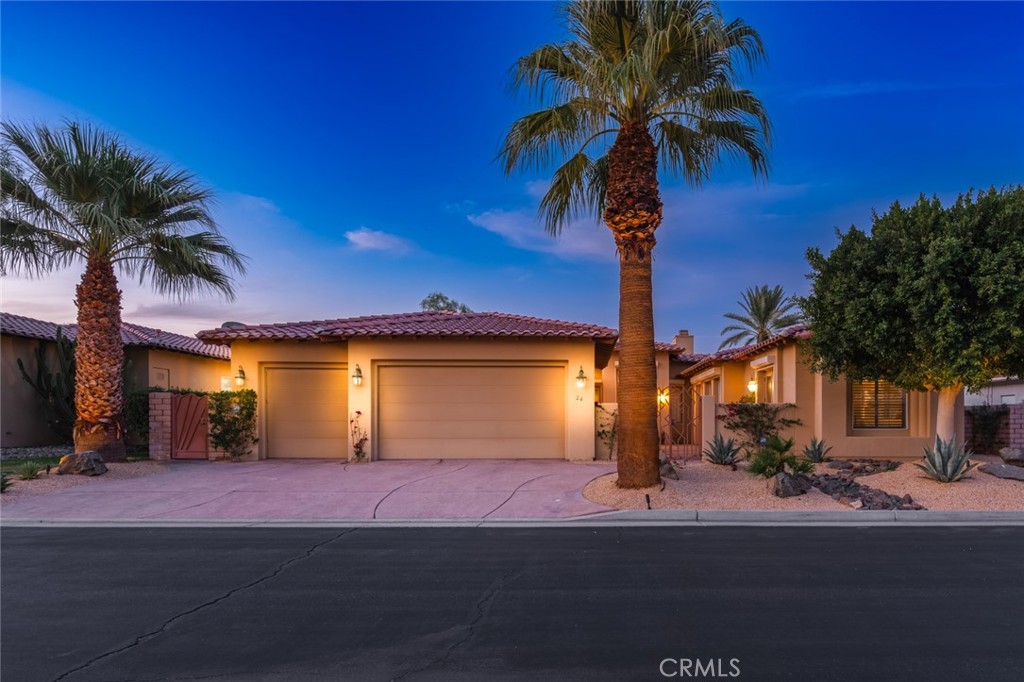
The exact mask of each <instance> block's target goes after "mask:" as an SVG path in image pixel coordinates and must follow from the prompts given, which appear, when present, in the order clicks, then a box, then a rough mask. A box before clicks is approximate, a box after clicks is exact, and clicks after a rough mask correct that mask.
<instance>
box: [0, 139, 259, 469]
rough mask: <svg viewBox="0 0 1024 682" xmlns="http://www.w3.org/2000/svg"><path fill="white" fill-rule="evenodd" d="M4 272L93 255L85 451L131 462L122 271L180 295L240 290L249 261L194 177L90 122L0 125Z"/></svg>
mask: <svg viewBox="0 0 1024 682" xmlns="http://www.w3.org/2000/svg"><path fill="white" fill-rule="evenodd" d="M0 142H2V145H3V149H4V154H3V158H2V168H0V190H2V193H0V227H2V232H0V237H2V239H0V272H2V273H3V274H7V273H13V274H23V275H26V276H30V277H31V276H42V275H45V274H47V273H50V272H53V271H55V270H59V269H62V268H65V267H68V266H70V265H72V264H74V263H84V264H85V272H84V274H83V275H82V279H81V283H80V284H79V285H78V287H77V288H76V291H75V293H76V298H75V303H76V304H77V306H78V335H77V344H76V348H75V363H76V366H77V372H76V380H75V409H76V412H77V419H76V421H75V427H74V437H75V451H76V452H86V451H89V450H95V451H97V452H99V453H100V454H101V455H102V456H103V458H104V459H106V460H112V461H123V460H124V459H125V449H124V441H123V439H122V433H123V430H122V427H121V408H122V407H123V404H124V400H123V388H122V366H123V364H124V348H123V346H122V343H121V334H120V330H121V292H120V290H119V289H118V281H117V276H116V274H115V270H117V271H119V272H121V273H122V274H124V275H127V276H129V277H137V278H138V279H139V281H140V282H149V283H150V284H151V286H152V287H153V288H154V289H155V290H156V291H157V292H159V293H161V294H165V295H166V294H174V295H176V296H178V297H179V298H183V297H185V296H187V295H190V294H194V293H198V292H203V291H208V290H209V291H215V292H219V293H221V294H223V295H225V296H226V297H228V298H229V299H230V298H232V297H233V295H234V292H233V282H232V279H231V277H230V274H229V273H230V272H232V271H234V272H239V273H241V272H244V263H243V259H244V257H243V256H242V255H241V254H239V253H238V252H237V251H235V249H234V248H233V247H232V246H231V244H230V243H228V241H227V240H226V239H224V237H223V236H221V234H220V232H219V230H218V228H217V225H216V223H215V222H214V220H213V218H212V217H211V215H210V213H209V203H210V201H211V199H212V192H211V191H210V190H209V189H207V188H205V187H203V186H202V185H201V184H200V183H199V182H198V181H197V180H196V178H195V177H194V176H192V175H191V174H189V173H187V172H185V171H180V170H175V169H174V168H172V167H170V166H167V165H164V164H161V163H159V162H158V161H157V160H156V159H155V158H153V157H150V156H147V155H145V154H141V153H138V152H135V151H133V150H131V149H129V148H128V147H127V146H125V144H124V143H123V142H122V141H121V140H120V139H119V138H117V137H116V136H113V135H111V134H109V133H106V132H104V131H102V130H99V129H97V128H95V127H93V126H90V125H88V124H85V125H83V124H79V123H74V122H67V123H65V124H64V126H63V127H61V128H59V129H50V128H48V127H46V126H44V125H38V126H35V127H27V126H18V125H15V124H12V123H9V122H4V123H3V124H2V126H0Z"/></svg>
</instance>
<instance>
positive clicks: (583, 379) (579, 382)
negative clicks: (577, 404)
mask: <svg viewBox="0 0 1024 682" xmlns="http://www.w3.org/2000/svg"><path fill="white" fill-rule="evenodd" d="M586 385H587V375H586V374H584V373H583V365H580V373H579V374H577V375H576V388H579V389H582V388H584V387H585V386H586Z"/></svg>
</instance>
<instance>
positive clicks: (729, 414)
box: [718, 402, 802, 451]
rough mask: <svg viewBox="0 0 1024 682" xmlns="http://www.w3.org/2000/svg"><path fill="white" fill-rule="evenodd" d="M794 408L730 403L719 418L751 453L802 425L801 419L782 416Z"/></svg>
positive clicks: (778, 405)
mask: <svg viewBox="0 0 1024 682" xmlns="http://www.w3.org/2000/svg"><path fill="white" fill-rule="evenodd" d="M794 407H796V405H794V404H793V403H748V402H739V403H729V404H727V405H726V406H725V414H724V415H720V416H719V417H718V418H719V419H721V420H722V423H723V424H724V425H725V428H727V429H729V430H730V431H733V432H735V433H737V434H738V435H739V436H740V438H742V440H741V441H740V446H741V447H745V448H747V450H748V451H751V450H754V449H755V448H757V447H758V446H759V445H760V444H761V443H762V442H765V441H767V440H769V439H771V438H772V437H773V436H777V435H779V432H780V431H782V430H783V429H788V428H789V427H791V426H798V425H800V424H801V423H802V422H801V421H800V420H799V419H790V418H788V417H783V416H782V412H783V410H788V409H791V408H794Z"/></svg>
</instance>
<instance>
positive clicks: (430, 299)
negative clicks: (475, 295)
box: [420, 291, 473, 313]
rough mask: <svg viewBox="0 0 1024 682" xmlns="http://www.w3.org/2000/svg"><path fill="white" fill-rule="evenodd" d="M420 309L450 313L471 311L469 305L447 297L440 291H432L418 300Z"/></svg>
mask: <svg viewBox="0 0 1024 682" xmlns="http://www.w3.org/2000/svg"><path fill="white" fill-rule="evenodd" d="M420 310H437V311H447V312H451V313H471V312H473V311H472V310H470V308H469V306H468V305H466V304H465V303H460V302H459V301H456V300H455V299H454V298H448V297H447V296H445V295H444V294H442V293H441V292H440V291H432V292H430V293H429V294H427V296H426V298H424V299H423V300H422V301H420Z"/></svg>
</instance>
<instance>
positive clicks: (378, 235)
mask: <svg viewBox="0 0 1024 682" xmlns="http://www.w3.org/2000/svg"><path fill="white" fill-rule="evenodd" d="M345 239H347V240H348V242H349V244H351V245H352V246H354V247H355V248H357V249H359V250H360V251H388V252H390V253H399V254H401V253H409V252H410V251H412V250H413V248H414V245H413V243H412V242H411V241H409V240H408V239H405V238H403V237H399V236H398V235H396V234H391V233H390V232H382V231H380V230H371V229H370V228H368V227H360V228H359V229H358V230H351V231H349V232H346V233H345Z"/></svg>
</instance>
